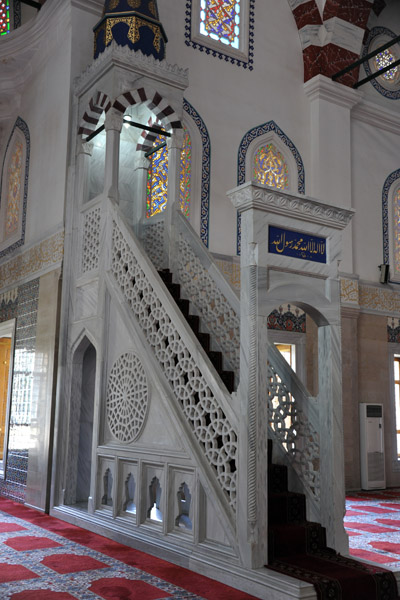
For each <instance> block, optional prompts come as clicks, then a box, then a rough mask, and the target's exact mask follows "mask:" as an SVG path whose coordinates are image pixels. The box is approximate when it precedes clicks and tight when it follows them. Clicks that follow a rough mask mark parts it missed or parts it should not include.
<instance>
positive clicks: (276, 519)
mask: <svg viewBox="0 0 400 600" xmlns="http://www.w3.org/2000/svg"><path fill="white" fill-rule="evenodd" d="M305 520H306V498H305V495H304V494H297V493H295V492H282V493H272V494H269V495H268V521H269V523H271V524H283V523H304V522H305Z"/></svg>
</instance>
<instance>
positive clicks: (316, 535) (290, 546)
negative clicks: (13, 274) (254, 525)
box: [268, 522, 326, 561]
mask: <svg viewBox="0 0 400 600" xmlns="http://www.w3.org/2000/svg"><path fill="white" fill-rule="evenodd" d="M325 548H326V532H325V528H324V527H322V526H321V525H320V524H319V523H311V522H305V523H303V524H288V523H284V524H280V525H270V527H269V530H268V557H269V560H270V561H272V560H279V559H280V558H283V557H288V556H293V555H296V554H304V553H308V554H313V553H315V552H318V550H324V549H325Z"/></svg>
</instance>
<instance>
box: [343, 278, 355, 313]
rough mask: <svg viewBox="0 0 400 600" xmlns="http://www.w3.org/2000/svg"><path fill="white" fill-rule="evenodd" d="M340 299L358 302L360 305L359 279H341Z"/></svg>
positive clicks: (351, 302) (350, 302) (352, 302)
mask: <svg viewBox="0 0 400 600" xmlns="http://www.w3.org/2000/svg"><path fill="white" fill-rule="evenodd" d="M340 299H341V301H342V302H347V303H349V304H356V305H357V306H358V301H359V290H358V281H355V280H354V279H345V278H341V279H340Z"/></svg>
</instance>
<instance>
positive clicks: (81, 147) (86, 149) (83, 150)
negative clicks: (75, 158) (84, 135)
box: [76, 141, 94, 156]
mask: <svg viewBox="0 0 400 600" xmlns="http://www.w3.org/2000/svg"><path fill="white" fill-rule="evenodd" d="M93 146H94V144H93V142H84V141H81V142H80V141H78V144H77V149H76V153H77V154H78V155H79V154H86V155H88V156H92V153H93Z"/></svg>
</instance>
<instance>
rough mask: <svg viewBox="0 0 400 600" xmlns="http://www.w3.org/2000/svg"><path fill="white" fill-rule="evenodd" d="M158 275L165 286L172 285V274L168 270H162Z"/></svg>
mask: <svg viewBox="0 0 400 600" xmlns="http://www.w3.org/2000/svg"><path fill="white" fill-rule="evenodd" d="M158 274H159V276H160V277H161V279H162V280H163V282H164V283H165V285H167V284H168V283H172V273H171V271H169V270H168V269H162V270H161V271H158Z"/></svg>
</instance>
